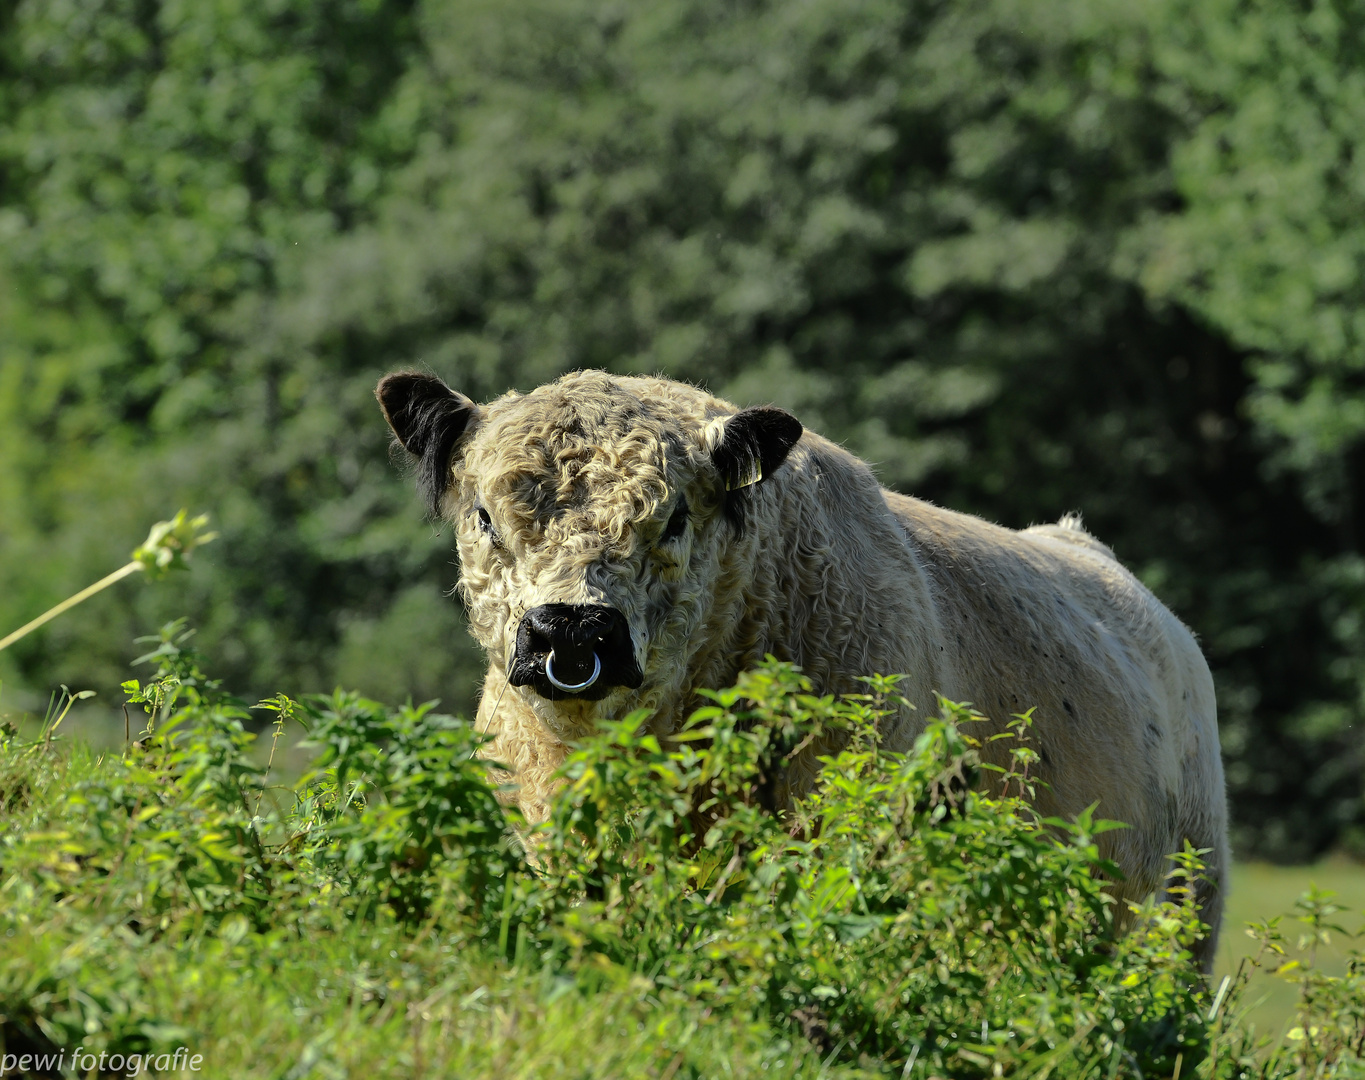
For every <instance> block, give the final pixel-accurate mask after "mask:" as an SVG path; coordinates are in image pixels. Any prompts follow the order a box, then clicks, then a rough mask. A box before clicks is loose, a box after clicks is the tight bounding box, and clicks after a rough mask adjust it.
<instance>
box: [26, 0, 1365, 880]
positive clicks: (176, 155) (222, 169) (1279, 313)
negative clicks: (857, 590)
mask: <svg viewBox="0 0 1365 1080" xmlns="http://www.w3.org/2000/svg"><path fill="white" fill-rule="evenodd" d="M1363 59H1365V13H1362V12H1361V11H1360V10H1359V9H1358V7H1356V6H1355V5H1350V4H1347V3H1344V2H1337V3H1322V2H1313V0H1294V2H1290V0H1197V2H1196V0H1122V2H1119V0H1060V2H1058V3H1052V4H1045V5H1039V4H1026V3H1020V2H1018V0H938V2H929V0H900V2H896V3H891V2H884V0H856V2H855V0H795V2H785V3H767V2H759V0H634V2H632V3H628V4H626V3H620V4H615V3H602V2H592V3H588V2H583V0H499V2H497V3H492V2H487V0H402V2H400V0H193V2H191V0H26V2H20V3H15V2H14V0H0V629H9V628H11V627H12V626H17V625H18V624H20V623H21V622H23V621H26V620H27V619H28V618H31V617H32V616H33V615H36V614H37V613H39V612H40V611H42V610H43V609H45V608H46V607H47V606H49V605H50V604H51V603H53V602H55V601H56V600H58V599H61V598H62V597H64V596H66V595H68V594H69V593H71V592H73V591H75V589H77V588H79V587H81V586H83V585H85V584H87V583H88V582H89V581H91V580H94V578H96V577H98V576H100V575H101V574H103V573H105V572H107V570H108V569H110V568H112V567H114V566H117V565H119V564H120V563H121V562H123V561H124V560H125V559H126V557H127V552H128V551H129V550H130V549H131V548H132V547H133V546H134V545H135V544H136V543H137V542H138V541H139V540H140V539H141V538H142V536H143V534H145V531H146V528H147V525H148V524H149V523H150V522H151V521H153V520H155V519H157V518H160V517H165V516H167V514H168V513H169V512H170V511H171V510H173V509H174V508H175V507H177V506H180V505H186V506H189V507H190V508H191V509H192V510H193V511H196V512H199V511H208V512H209V513H211V514H212V515H213V519H214V523H215V526H216V527H217V528H218V529H219V530H220V531H221V532H222V534H223V539H222V540H221V541H220V542H219V543H218V544H216V545H214V546H213V547H212V548H209V549H206V550H205V551H204V553H203V557H202V558H199V559H198V565H197V566H196V568H195V571H194V573H193V574H192V575H190V576H188V577H185V578H181V579H179V580H177V581H176V582H175V583H174V584H173V585H170V586H165V585H163V586H159V587H156V588H150V589H149V588H142V589H139V588H137V587H135V586H132V585H124V586H120V587H119V588H118V589H116V590H112V591H111V592H110V593H107V594H105V595H103V596H101V597H100V598H98V599H97V600H95V601H92V603H91V604H90V605H89V606H88V608H86V609H83V610H82V613H81V614H79V615H77V616H68V617H65V618H64V619H61V620H58V621H57V622H55V623H53V624H51V626H50V627H48V628H46V629H45V630H44V631H42V632H41V633H38V634H35V635H33V636H31V637H30V638H28V639H26V640H24V641H23V642H22V643H21V644H20V645H18V646H16V647H14V648H13V649H11V650H9V651H8V652H6V653H4V654H0V678H3V679H4V681H5V689H6V692H7V693H12V692H14V690H15V689H16V688H17V689H18V690H19V691H20V692H21V693H22V692H23V691H24V690H27V691H28V692H30V693H32V694H37V693H41V694H42V695H43V696H44V697H45V696H46V690H47V688H48V687H49V686H52V685H55V684H56V683H58V682H65V683H68V684H70V685H73V686H74V685H77V684H79V685H81V686H92V687H94V688H96V689H109V690H112V688H113V687H114V686H115V685H116V683H117V681H118V680H120V679H121V678H123V677H126V665H127V662H128V660H129V659H130V658H131V657H132V656H133V655H135V654H136V653H135V650H136V646H135V645H133V643H132V639H133V638H134V637H135V636H136V635H138V634H139V633H144V632H146V631H147V630H148V629H150V628H151V627H154V626H155V625H156V624H157V623H159V622H160V621H162V620H164V619H165V618H167V617H170V616H173V615H178V614H181V613H188V614H189V615H190V617H191V619H192V621H193V622H194V623H195V625H197V626H198V627H199V628H200V638H199V640H200V643H201V646H202V647H203V648H204V649H205V650H206V651H208V652H209V653H210V654H211V655H213V656H214V657H215V658H216V659H217V662H218V664H219V667H220V668H221V669H222V673H223V674H225V675H226V676H228V677H229V678H230V679H231V680H232V681H233V684H234V685H239V686H243V685H244V686H248V687H251V688H254V689H256V690H259V691H260V692H261V693H262V694H266V693H272V692H275V691H277V690H285V691H288V692H305V691H310V690H323V689H329V688H330V687H331V686H332V685H334V684H335V683H338V682H340V683H344V684H347V685H352V686H357V687H359V688H361V689H363V690H365V691H366V692H368V693H370V694H374V695H379V696H385V697H389V698H401V697H404V696H406V695H408V694H411V695H413V696H414V697H415V698H417V699H418V700H421V699H423V698H426V697H436V696H439V697H441V698H443V699H445V702H446V706H447V707H450V708H468V707H469V703H470V701H471V698H472V694H473V691H474V688H475V684H476V679H477V676H478V674H479V672H480V669H481V666H482V662H481V659H480V657H479V656H478V655H476V650H475V648H474V645H473V643H472V641H471V640H470V639H469V638H468V636H467V635H466V634H465V632H464V629H463V624H462V620H461V616H460V613H459V609H458V606H457V603H456V602H455V601H454V600H452V599H450V598H449V597H447V596H445V595H444V593H445V592H446V591H447V590H448V589H449V588H450V586H451V585H452V584H453V582H454V578H455V574H456V571H455V568H454V567H453V566H452V565H451V558H452V555H451V546H452V545H451V540H450V537H449V535H448V533H447V534H442V533H441V532H440V531H439V530H438V529H436V528H434V527H433V526H432V525H431V524H430V523H429V522H425V521H424V520H423V519H422V516H421V508H420V506H419V504H418V502H417V500H416V499H415V498H414V497H413V495H412V493H411V491H410V489H409V487H408V485H407V483H406V482H405V481H404V480H403V478H402V477H401V476H400V475H399V473H398V472H397V471H396V470H395V469H394V467H393V465H392V464H391V462H390V461H389V458H388V455H387V453H386V435H387V433H386V430H385V428H384V425H383V422H382V420H381V419H380V417H379V414H378V411H377V409H376V407H375V405H374V402H373V399H372V397H371V389H372V387H373V384H374V382H375V380H376V378H377V377H378V376H379V375H380V374H381V373H383V372H384V371H385V370H386V369H390V368H393V367H397V366H405V365H420V366H424V367H426V368H428V369H430V370H432V371H434V372H436V373H438V374H440V375H442V376H443V377H445V378H446V379H447V381H449V382H451V383H452V384H453V385H455V386H457V387H458V388H459V389H461V390H462V391H464V392H465V393H467V394H469V395H470V396H472V397H475V398H476V399H479V398H487V397H491V396H493V395H496V394H499V393H501V392H503V391H505V390H507V389H509V388H514V387H515V388H521V389H527V388H530V387H531V386H534V385H536V384H538V383H540V382H542V381H544V380H546V379H549V378H552V377H554V376H555V375H557V374H559V373H560V372H563V371H566V370H569V369H572V368H576V367H584V366H591V367H602V368H607V369H609V370H613V371H619V372H640V371H650V372H653V371H658V372H663V373H666V374H668V375H671V376H673V377H676V378H681V379H688V380H693V381H696V382H700V383H702V384H704V385H706V386H708V387H709V388H710V389H712V390H713V391H715V392H717V393H719V394H721V395H723V396H726V397H729V398H731V399H732V400H735V401H737V402H740V403H752V402H761V401H763V402H766V401H771V402H776V403H777V404H780V405H782V406H784V407H786V408H789V409H791V410H793V411H794V412H796V413H797V414H798V415H799V416H800V417H801V419H802V420H803V421H804V422H805V423H806V424H807V425H808V426H809V427H811V428H813V429H816V430H818V431H821V432H822V433H824V434H827V435H830V436H832V437H834V438H838V439H840V440H842V441H844V442H845V443H846V444H847V445H848V446H849V447H850V448H852V449H853V450H855V451H856V452H858V453H860V454H862V455H863V456H864V457H866V458H867V459H868V460H870V461H872V462H874V463H875V464H876V467H877V469H878V471H879V474H880V476H881V478H882V480H883V482H884V483H886V484H888V485H889V486H892V487H896V488H898V489H900V490H904V491H908V492H912V493H914V494H916V495H920V496H923V497H926V498H930V499H933V500H935V501H938V502H941V503H944V504H946V505H949V506H952V507H955V508H958V509H962V510H968V511H972V512H975V513H980V514H983V515H984V516H986V517H988V518H991V519H992V520H995V521H999V522H1001V523H1003V524H1006V525H1010V526H1016V527H1017V526H1023V525H1027V524H1029V523H1031V522H1038V521H1045V520H1052V519H1055V518H1056V517H1057V516H1059V515H1060V514H1061V513H1063V512H1065V511H1068V510H1079V511H1081V512H1082V513H1083V514H1084V516H1085V520H1086V522H1087V525H1088V526H1089V527H1090V528H1091V529H1092V530H1094V531H1095V532H1096V533H1097V534H1098V535H1099V536H1100V537H1101V538H1103V539H1104V540H1105V541H1106V542H1108V543H1109V544H1111V545H1112V546H1113V547H1114V548H1115V550H1116V551H1117V552H1118V554H1119V556H1120V557H1121V558H1122V559H1123V560H1124V561H1125V562H1126V563H1127V564H1128V565H1129V566H1131V567H1132V568H1133V569H1134V570H1135V571H1136V572H1137V573H1138V574H1139V575H1140V576H1141V577H1142V578H1143V580H1144V581H1146V582H1147V583H1148V584H1149V585H1150V586H1151V587H1152V588H1153V589H1154V590H1155V591H1156V592H1157V593H1158V595H1160V596H1161V597H1162V598H1163V599H1164V600H1166V601H1167V602H1168V603H1169V604H1170V605H1171V606H1172V607H1173V608H1174V610H1175V611H1176V612H1177V613H1178V614H1179V615H1180V616H1181V617H1182V618H1183V619H1184V620H1185V621H1186V622H1187V623H1189V625H1190V626H1192V627H1193V628H1194V630H1195V631H1196V632H1197V633H1198V634H1199V635H1200V637H1201V639H1202V642H1203V645H1204V648H1205V650H1206V652H1207V654H1208V656H1209V659H1210V662H1211V664H1212V667H1213V670H1214V674H1215V678H1216V680H1217V684H1218V694H1219V703H1220V713H1221V723H1222V730H1223V739H1224V752H1225V755H1226V760H1227V764H1228V779H1229V789H1230V794H1231V797H1232V800H1233V808H1234V821H1235V823H1236V840H1237V843H1238V846H1239V848H1240V850H1241V852H1242V853H1243V854H1260V855H1266V856H1271V857H1275V858H1284V859H1292V858H1306V857H1308V856H1311V855H1313V854H1315V853H1317V852H1319V851H1321V850H1323V849H1325V848H1326V847H1329V846H1331V845H1334V844H1342V845H1345V846H1347V847H1354V848H1355V849H1356V850H1365V803H1362V765H1365V759H1363V753H1365V727H1363V726H1362V719H1363V718H1365V557H1362V550H1361V549H1362V543H1365V535H1363V531H1362V525H1363V524H1365V522H1363V521H1362V514H1365V507H1362V506H1361V500H1360V497H1359V496H1360V492H1361V483H1362V468H1365V451H1363V448H1365V375H1363V374H1362V373H1363V372H1365V305H1362V298H1365V284H1363V283H1362V270H1365V213H1363V212H1362V210H1365V160H1363V159H1362V154H1361V153H1360V143H1361V140H1362V138H1365V134H1362V133H1365V64H1362V60H1363Z"/></svg>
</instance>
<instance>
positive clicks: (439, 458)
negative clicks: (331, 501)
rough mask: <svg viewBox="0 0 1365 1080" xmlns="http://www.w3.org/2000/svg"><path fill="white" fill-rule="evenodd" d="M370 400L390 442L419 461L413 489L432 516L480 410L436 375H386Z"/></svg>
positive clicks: (399, 372) (404, 372)
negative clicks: (384, 423) (393, 440)
mask: <svg viewBox="0 0 1365 1080" xmlns="http://www.w3.org/2000/svg"><path fill="white" fill-rule="evenodd" d="M374 396H375V397H377V398H378V399H379V407H380V408H381V409H383V410H384V419H385V420H387V421H388V422H389V427H390V428H392V429H393V434H394V438H396V439H397V440H398V442H399V444H400V445H401V446H402V447H403V449H404V450H406V451H407V452H408V453H409V454H412V455H413V456H414V457H416V458H417V490H418V491H419V492H420V493H421V495H422V498H423V499H424V500H425V502H426V504H427V509H428V510H430V511H431V513H432V514H433V516H434V515H436V514H439V513H440V510H441V497H442V496H443V495H445V493H446V488H448V487H449V486H450V458H451V455H452V454H454V453H455V449H456V447H457V446H459V444H460V440H461V439H462V438H463V437H464V435H465V433H466V432H467V431H468V430H469V428H470V425H471V422H472V421H473V420H474V418H475V417H477V416H478V414H479V407H478V406H477V405H475V404H474V403H473V402H472V401H470V400H469V399H468V398H467V397H465V396H464V395H463V394H457V393H456V392H455V391H454V390H452V389H451V388H450V387H448V386H447V385H446V384H445V383H443V382H442V381H441V380H440V379H438V378H436V376H435V375H423V374H422V373H421V372H419V371H396V372H394V373H393V374H392V375H385V376H384V377H383V378H382V379H380V380H379V385H378V386H377V387H375V391H374Z"/></svg>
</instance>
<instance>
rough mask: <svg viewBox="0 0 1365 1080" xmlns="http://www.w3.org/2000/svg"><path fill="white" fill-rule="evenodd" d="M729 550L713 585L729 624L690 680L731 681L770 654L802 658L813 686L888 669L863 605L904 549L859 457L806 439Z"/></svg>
mask: <svg viewBox="0 0 1365 1080" xmlns="http://www.w3.org/2000/svg"><path fill="white" fill-rule="evenodd" d="M820 444H823V445H820ZM733 552H734V557H733V559H732V560H731V561H730V563H729V565H727V578H726V580H724V581H723V582H722V584H721V588H720V590H719V595H720V596H723V597H733V598H734V600H733V602H732V604H731V608H732V610H731V611H728V612H717V615H718V616H719V618H718V619H717V622H718V623H719V624H721V625H726V626H729V627H731V628H732V629H731V632H730V633H729V634H728V636H727V640H725V641H724V642H718V643H717V644H718V646H719V647H718V648H717V649H715V650H713V651H712V652H711V655H710V656H708V657H705V658H704V660H703V664H704V666H705V667H706V668H707V669H708V670H699V671H697V676H698V680H699V681H697V682H695V683H694V685H701V686H728V685H730V684H731V683H733V681H734V679H735V677H736V676H737V675H738V673H739V672H740V671H742V670H744V669H746V668H749V667H752V666H753V665H754V664H756V663H757V662H758V661H760V660H761V659H762V658H763V656H764V655H765V654H766V653H772V654H773V655H774V656H776V657H777V658H778V659H780V660H790V661H792V662H794V663H796V664H798V665H800V667H801V668H802V670H803V671H804V672H805V673H806V674H807V675H808V676H809V677H810V679H811V681H812V682H813V683H814V688H815V690H816V692H817V693H840V692H848V691H852V690H856V689H858V688H859V684H858V683H857V682H856V676H857V675H862V674H867V673H869V672H871V671H888V670H892V668H891V667H889V666H888V665H889V663H890V661H891V660H892V659H893V658H891V657H889V656H887V654H886V652H885V650H884V649H881V648H879V647H878V642H877V637H879V636H881V637H884V636H885V635H877V634H876V633H875V629H876V626H877V624H878V620H877V619H876V618H875V617H868V609H869V608H870V607H875V605H876V604H877V591H878V589H879V588H880V586H881V583H880V582H879V581H878V580H876V579H877V578H878V577H879V576H880V575H881V574H883V573H885V571H886V570H887V569H888V567H887V562H888V561H890V562H903V560H904V559H905V558H907V555H908V553H907V551H906V547H905V542H904V535H903V533H902V532H901V531H900V529H899V528H898V526H897V525H896V524H895V522H894V519H892V517H891V515H890V513H889V511H888V510H887V507H886V503H885V500H884V499H883V498H882V494H881V489H880V487H879V486H878V484H877V482H876V480H875V478H874V477H873V476H872V473H871V471H870V470H869V469H868V468H867V467H866V466H865V465H863V464H862V463H861V462H858V461H856V459H854V458H852V457H851V456H850V455H847V454H846V453H844V452H843V451H842V450H840V449H839V448H837V447H834V446H833V445H832V444H828V443H824V441H823V440H820V443H818V444H817V445H816V446H815V447H813V448H808V447H806V446H805V445H804V444H803V446H802V447H801V448H800V449H798V450H797V451H796V452H795V453H794V454H793V455H792V458H791V459H790V460H789V463H788V467H787V468H786V469H784V470H783V471H782V473H780V474H778V476H776V477H774V478H773V479H772V481H770V486H768V487H767V490H765V491H763V492H762V493H761V494H760V495H759V496H758V497H757V498H755V500H754V505H753V508H752V513H751V514H750V515H749V522H748V529H747V531H746V534H745V535H744V536H743V537H742V538H741V539H740V541H739V542H737V543H736V544H735V545H734V548H733Z"/></svg>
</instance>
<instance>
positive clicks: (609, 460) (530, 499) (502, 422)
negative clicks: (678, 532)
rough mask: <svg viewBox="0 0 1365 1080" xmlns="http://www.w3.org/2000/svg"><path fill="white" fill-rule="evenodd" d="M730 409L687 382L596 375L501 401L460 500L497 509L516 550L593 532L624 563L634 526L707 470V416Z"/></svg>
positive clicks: (480, 437) (635, 535)
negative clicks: (685, 384) (684, 383)
mask: <svg viewBox="0 0 1365 1080" xmlns="http://www.w3.org/2000/svg"><path fill="white" fill-rule="evenodd" d="M730 412H733V406H730V405H728V404H727V403H725V402H722V401H719V400H717V399H715V398H712V397H711V396H709V395H708V394H705V393H703V392H702V391H700V390H697V389H695V388H693V387H690V386H684V385H681V384H678V383H673V382H668V381H665V380H661V379H648V378H632V377H613V376H610V375H606V374H604V373H602V372H595V371H587V372H576V373H574V374H571V375H566V376H565V377H563V378H562V379H560V380H559V381H557V382H554V383H550V384H549V385H547V386H542V387H540V388H538V389H536V390H534V391H532V392H531V393H529V394H525V395H522V394H516V393H511V394H507V395H506V396H504V397H502V398H499V399H498V400H497V401H494V402H492V403H491V404H489V405H487V406H485V407H484V409H483V410H482V412H481V416H480V420H479V424H478V427H477V428H476V430H475V432H474V433H473V436H472V438H471V439H470V443H469V445H468V447H467V449H466V451H465V454H464V461H463V469H462V470H461V471H460V472H461V475H460V477H459V479H460V483H459V484H458V485H457V490H458V498H459V503H460V504H462V505H463V506H465V507H466V508H468V507H469V506H470V505H471V504H472V503H478V504H481V505H484V506H485V507H487V508H488V509H489V510H490V512H492V511H494V510H496V512H497V513H496V516H497V525H498V529H499V531H500V534H501V536H502V538H503V540H504V542H505V543H507V544H509V545H510V546H512V547H514V548H526V547H530V546H535V545H539V544H542V543H545V542H549V543H551V544H564V543H569V542H571V541H572V540H573V538H575V537H582V536H584V535H585V534H591V535H593V536H595V537H597V538H600V539H601V540H602V541H604V542H605V543H606V544H607V545H608V546H609V547H610V548H611V549H612V551H611V553H612V554H614V555H616V556H617V557H624V556H627V555H629V553H630V551H631V550H632V549H633V548H634V547H635V546H636V544H637V543H638V540H639V526H640V525H641V524H643V523H648V522H650V521H652V519H653V518H655V517H656V516H658V515H659V514H660V513H661V512H663V511H664V510H666V509H667V507H668V506H670V505H671V504H672V502H673V500H674V498H675V496H676V494H677V491H678V489H679V488H680V487H681V486H683V485H685V484H687V483H688V482H689V481H691V480H692V479H694V478H695V477H696V476H697V475H698V474H699V473H702V472H704V471H705V470H706V469H707V468H708V465H709V457H708V450H709V449H710V447H709V443H710V442H711V441H712V440H713V439H714V434H713V432H712V430H711V429H712V428H714V430H717V431H718V427H716V426H714V425H713V421H715V420H716V419H717V418H718V417H721V416H724V415H727V414H728V413H730ZM452 509H454V508H452ZM697 509H699V510H704V509H705V507H697ZM457 512H458V511H457Z"/></svg>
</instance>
